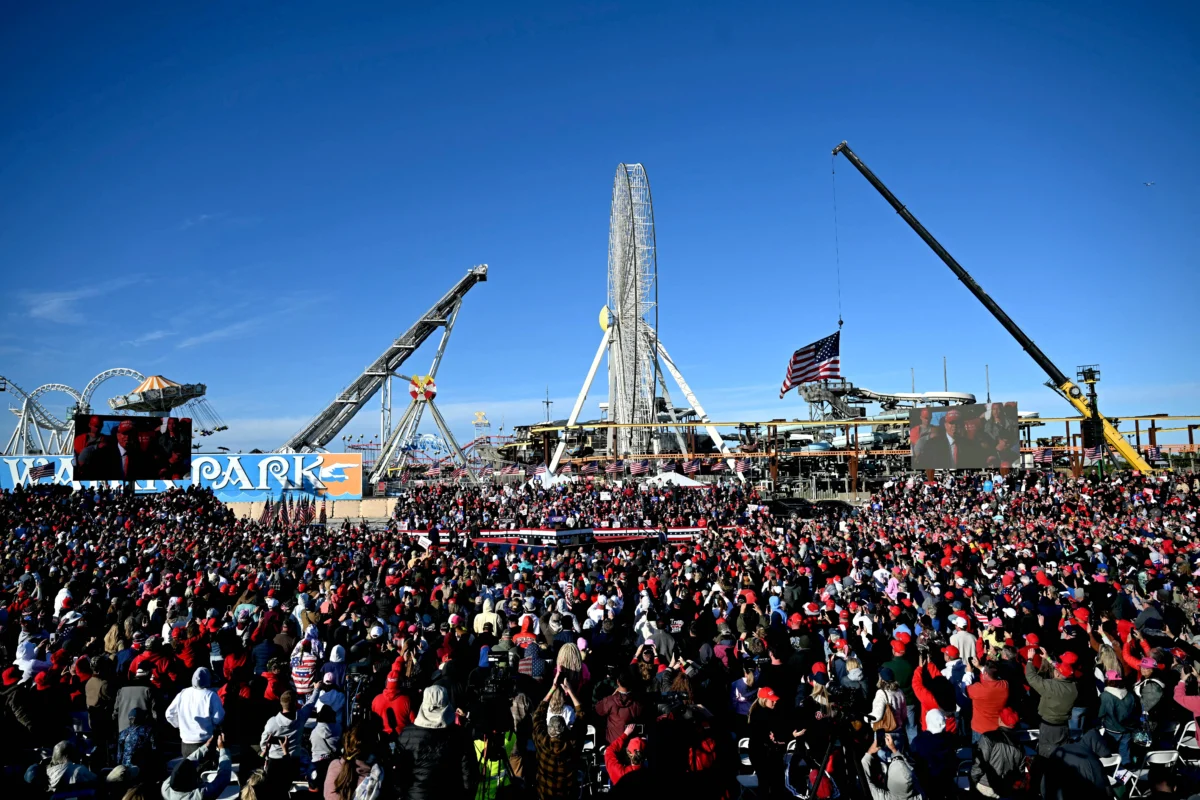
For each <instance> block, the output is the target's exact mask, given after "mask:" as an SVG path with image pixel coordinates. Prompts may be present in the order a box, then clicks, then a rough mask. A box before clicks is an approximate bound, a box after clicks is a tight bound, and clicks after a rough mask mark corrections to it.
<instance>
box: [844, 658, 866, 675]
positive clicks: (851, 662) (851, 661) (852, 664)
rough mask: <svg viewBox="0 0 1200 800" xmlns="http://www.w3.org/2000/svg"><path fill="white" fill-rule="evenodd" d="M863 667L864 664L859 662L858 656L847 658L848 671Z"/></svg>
mask: <svg viewBox="0 0 1200 800" xmlns="http://www.w3.org/2000/svg"><path fill="white" fill-rule="evenodd" d="M861 668H862V664H860V663H858V659H857V658H847V659H846V671H847V672H849V671H850V670H852V669H861Z"/></svg>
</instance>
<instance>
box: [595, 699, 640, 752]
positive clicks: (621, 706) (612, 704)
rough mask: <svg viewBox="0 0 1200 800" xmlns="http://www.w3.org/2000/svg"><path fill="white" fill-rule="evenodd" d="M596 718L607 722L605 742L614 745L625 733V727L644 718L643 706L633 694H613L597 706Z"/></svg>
mask: <svg viewBox="0 0 1200 800" xmlns="http://www.w3.org/2000/svg"><path fill="white" fill-rule="evenodd" d="M596 716H598V717H603V718H604V720H605V739H604V741H605V742H608V743H610V744H611V743H612V742H615V741H617V739H619V738H621V736H623V735H624V733H625V726H626V725H632V724H634V723H636V722H637V721H638V720H640V719H641V718H642V704H641V703H639V702H638V701H637V700H634V699H633V695H632V694H628V693H622V692H613V693H612V694H610V695H609V696H608V697H606V698H604V699H603V700H601V701H600V702H599V703H597V704H596Z"/></svg>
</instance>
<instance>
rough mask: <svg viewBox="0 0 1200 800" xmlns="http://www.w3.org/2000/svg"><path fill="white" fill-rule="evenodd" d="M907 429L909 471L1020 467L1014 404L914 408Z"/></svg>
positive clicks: (1018, 429) (1018, 428)
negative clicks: (910, 448)
mask: <svg viewBox="0 0 1200 800" xmlns="http://www.w3.org/2000/svg"><path fill="white" fill-rule="evenodd" d="M908 426H909V427H908V442H909V445H910V446H911V447H912V466H913V469H991V468H996V467H1010V466H1020V462H1021V449H1020V448H1021V438H1020V427H1019V426H1018V418H1017V404H1016V403H1015V402H1008V403H989V404H986V405H983V404H979V405H965V406H927V407H925V408H914V409H913V410H912V411H911V412H909V416H908Z"/></svg>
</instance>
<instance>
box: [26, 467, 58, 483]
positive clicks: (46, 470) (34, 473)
mask: <svg viewBox="0 0 1200 800" xmlns="http://www.w3.org/2000/svg"><path fill="white" fill-rule="evenodd" d="M53 477H54V465H53V464H42V465H41V466H38V467H34V468H32V469H31V470H29V480H31V481H40V480H41V479H42V478H53Z"/></svg>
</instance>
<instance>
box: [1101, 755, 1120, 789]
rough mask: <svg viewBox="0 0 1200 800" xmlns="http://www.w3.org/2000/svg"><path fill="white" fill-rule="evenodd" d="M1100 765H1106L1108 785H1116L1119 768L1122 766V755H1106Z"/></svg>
mask: <svg viewBox="0 0 1200 800" xmlns="http://www.w3.org/2000/svg"><path fill="white" fill-rule="evenodd" d="M1100 766H1102V767H1104V774H1105V776H1107V777H1108V785H1109V786H1116V785H1117V768H1118V767H1120V766H1121V756H1119V755H1112V756H1104V757H1102V758H1101V759H1100Z"/></svg>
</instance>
